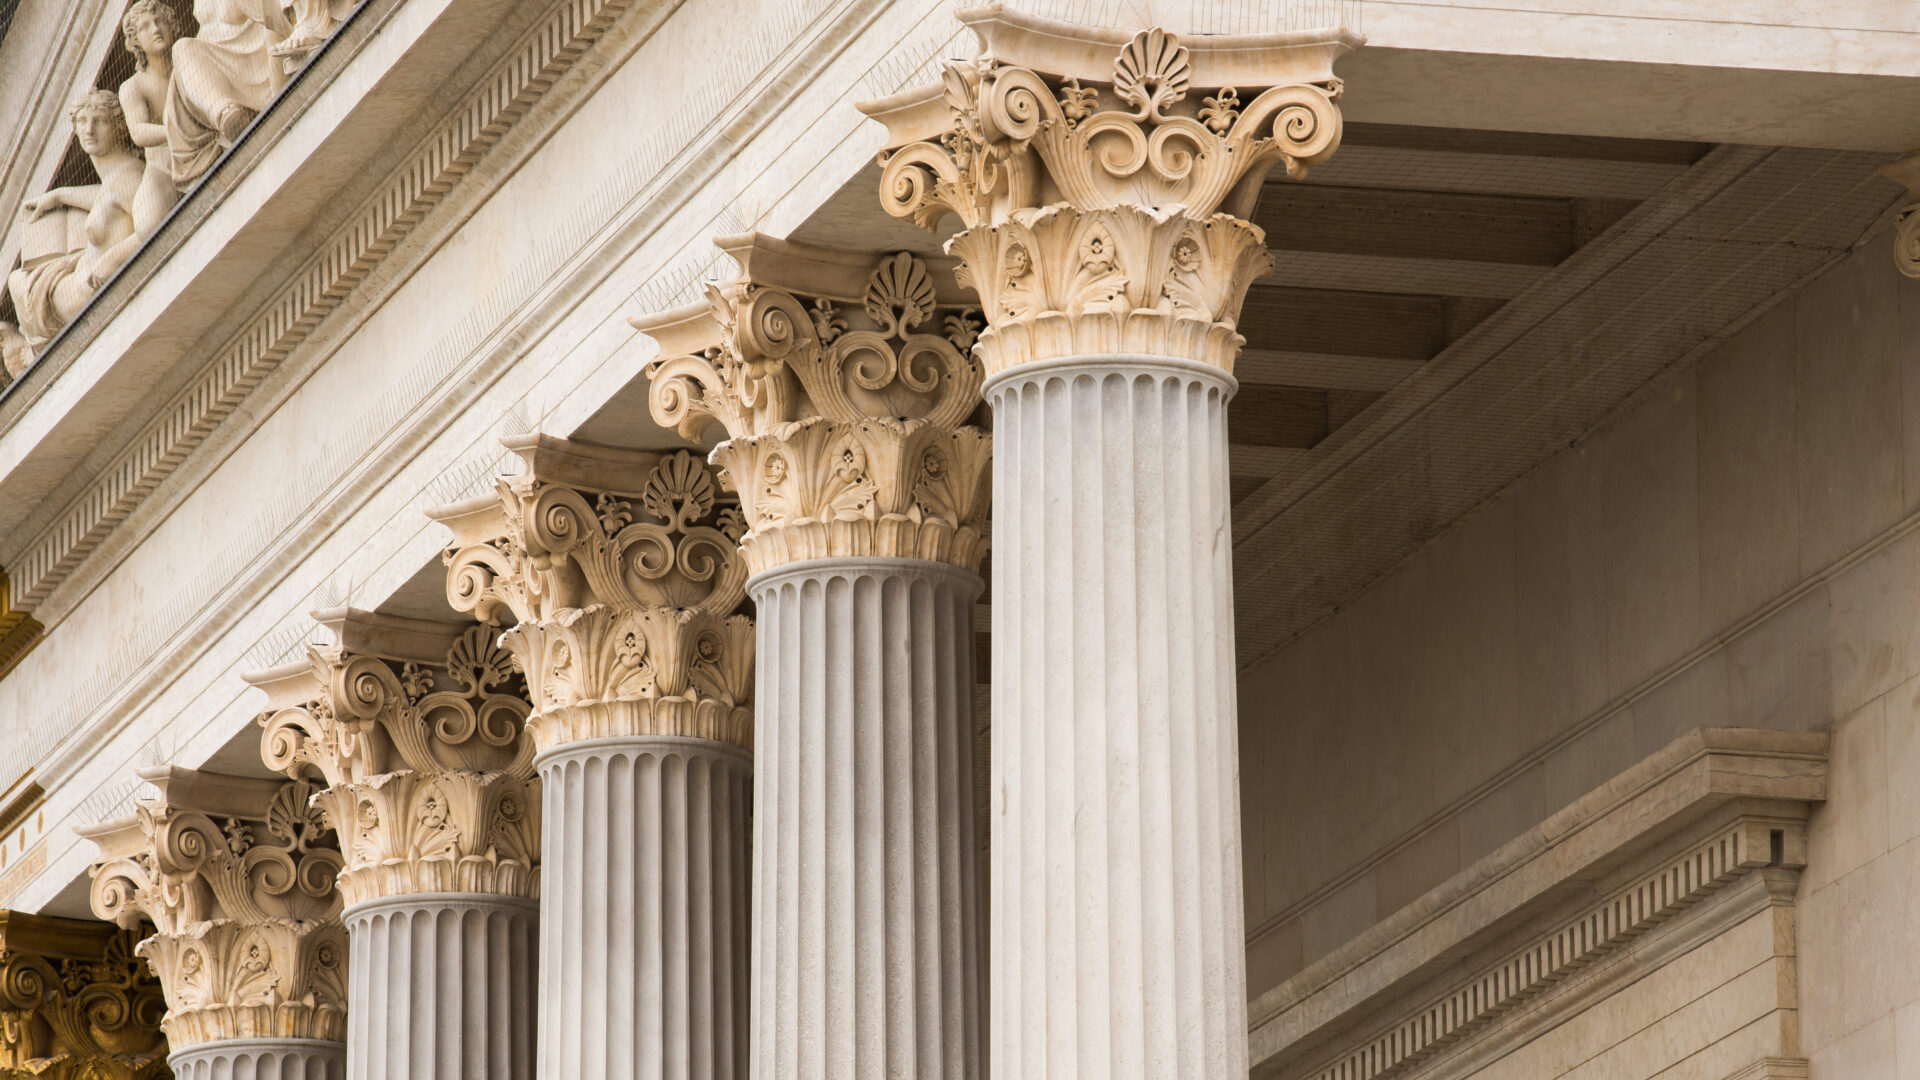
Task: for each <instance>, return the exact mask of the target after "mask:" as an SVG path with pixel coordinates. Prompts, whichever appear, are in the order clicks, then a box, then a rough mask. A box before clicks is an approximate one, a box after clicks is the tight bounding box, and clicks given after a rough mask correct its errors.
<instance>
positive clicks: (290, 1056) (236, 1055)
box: [167, 1039, 347, 1080]
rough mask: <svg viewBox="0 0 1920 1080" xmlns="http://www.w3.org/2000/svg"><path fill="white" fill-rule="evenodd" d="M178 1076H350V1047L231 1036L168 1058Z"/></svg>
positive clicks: (323, 1079)
mask: <svg viewBox="0 0 1920 1080" xmlns="http://www.w3.org/2000/svg"><path fill="white" fill-rule="evenodd" d="M167 1064H168V1065H170V1066H172V1068H173V1077H174V1080H346V1075H347V1055H346V1050H345V1048H344V1047H342V1046H341V1045H340V1044H339V1043H337V1042H326V1041H324V1040H320V1039H229V1040H226V1041H224V1042H212V1043H203V1044H201V1045H199V1046H194V1047H189V1048H188V1049H185V1050H181V1051H179V1052H178V1053H176V1054H174V1055H173V1056H171V1057H169V1058H168V1059H167Z"/></svg>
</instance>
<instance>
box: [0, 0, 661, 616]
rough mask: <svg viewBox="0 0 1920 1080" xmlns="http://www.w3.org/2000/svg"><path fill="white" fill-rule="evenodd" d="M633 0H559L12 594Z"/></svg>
mask: <svg viewBox="0 0 1920 1080" xmlns="http://www.w3.org/2000/svg"><path fill="white" fill-rule="evenodd" d="M630 4H631V0H579V2H574V3H566V4H561V5H559V6H558V7H557V8H556V9H555V11H554V12H553V14H552V15H551V16H549V18H548V20H547V21H546V23H545V24H544V25H543V26H542V27H540V28H539V29H538V30H537V31H535V32H533V33H530V34H528V35H526V36H525V38H524V40H523V42H522V44H521V45H520V47H519V48H518V50H517V51H516V52H515V53H514V54H513V55H511V56H509V57H508V58H506V59H505V60H503V61H502V62H501V63H499V64H498V65H496V67H495V69H494V72H493V73H492V74H491V75H489V76H488V77H487V78H485V79H484V80H483V81H482V83H481V85H480V86H479V87H477V88H476V89H475V90H473V91H472V92H471V93H469V94H468V95H467V97H466V98H465V99H464V100H463V101H462V103H461V104H460V105H459V106H458V107H456V108H455V109H454V110H453V112H452V114H451V115H450V116H449V117H448V118H447V119H446V120H445V121H443V122H442V123H441V125H440V127H439V129H438V132H437V133H436V134H435V135H433V136H431V137H429V138H428V139H426V140H423V142H422V145H421V149H420V151H419V152H418V153H417V154H416V155H415V157H414V158H413V159H412V160H411V161H409V162H407V163H406V165H404V166H403V167H401V168H399V169H396V170H395V171H394V172H393V174H392V175H391V177H390V178H389V179H388V180H387V182H386V184H385V185H384V186H383V187H382V188H381V189H380V190H379V191H377V192H376V193H375V194H373V195H372V196H370V197H368V198H367V199H365V200H363V201H362V203H361V205H360V207H359V209H358V210H357V211H355V212H354V214H352V215H351V216H350V217H349V220H348V222H347V223H346V224H344V225H343V226H342V227H340V228H339V229H337V230H335V232H334V234H333V236H332V238H331V239H329V240H328V241H326V242H325V243H324V244H323V245H322V247H321V253H320V254H319V255H318V256H317V257H316V258H315V259H314V260H313V261H312V262H310V263H309V264H308V265H307V267H306V268H305V269H304V270H303V271H301V272H300V273H299V274H298V275H296V277H295V279H294V280H293V281H292V282H290V283H289V284H287V285H286V286H284V287H283V288H282V289H281V290H280V292H279V293H278V295H277V296H276V297H275V298H274V299H273V300H272V301H271V302H269V303H268V304H267V305H266V306H265V308H264V310H262V311H261V313H260V314H259V315H257V316H255V317H254V319H253V320H252V321H251V323H250V324H249V325H248V326H247V328H246V329H245V330H243V331H241V332H240V333H239V334H238V335H236V336H235V338H234V340H233V341H232V343H231V344H229V345H228V346H227V347H226V348H225V349H224V350H223V351H222V352H221V353H220V354H219V355H218V357H217V359H216V360H215V361H214V362H213V363H211V364H209V365H208V366H207V368H206V369H205V370H204V371H203V373H202V374H201V375H200V376H199V377H198V378H196V379H195V380H194V381H193V383H192V384H191V385H190V386H189V387H188V388H187V389H185V390H183V391H182V392H180V393H179V394H177V395H175V397H174V399H173V401H172V403H171V404H170V405H169V406H168V408H167V409H166V410H165V411H164V412H163V413H162V414H161V415H160V416H159V417H157V418H156V419H155V420H154V421H152V422H151V423H150V424H149V425H148V426H147V428H146V429H145V430H143V431H142V432H141V434H140V435H139V436H138V437H137V438H136V440H135V441H134V443H133V444H132V445H131V446H129V447H128V448H127V449H125V450H124V451H122V452H121V453H120V454H119V455H118V456H117V457H116V458H115V459H114V460H113V462H112V463H111V464H109V465H108V466H107V467H105V468H103V469H102V470H100V472H99V474H98V476H97V478H96V479H95V480H94V481H93V482H92V483H91V484H90V485H89V487H88V489H87V490H86V491H85V492H84V493H83V494H81V495H80V496H78V497H76V498H75V499H73V500H72V502H71V503H70V505H69V508H68V509H67V510H66V511H65V513H64V514H63V515H62V516H61V517H60V518H59V519H58V520H57V521H56V522H55V523H54V524H52V525H50V526H49V527H47V528H46V529H44V530H43V531H42V532H41V533H40V534H39V535H38V536H37V537H36V538H35V539H34V540H32V541H30V542H29V544H28V545H27V547H26V549H25V550H24V551H23V553H22V554H21V556H20V557H19V558H17V559H16V560H15V563H14V567H13V570H14V580H13V583H12V586H11V588H12V594H11V595H12V600H13V603H14V604H15V605H16V606H18V607H21V608H23V609H26V610H32V608H33V607H34V606H35V605H37V604H38V603H40V601H41V600H43V599H45V597H46V595H47V594H48V593H49V592H50V591H52V589H53V588H54V586H56V585H58V584H59V583H60V582H61V581H62V580H64V579H65V578H66V576H67V575H68V574H70V573H71V572H72V571H73V569H74V567H76V566H77V565H78V564H79V563H80V561H81V560H82V559H84V558H85V557H86V556H87V554H88V553H89V552H91V551H92V550H93V549H94V548H95V547H96V546H98V545H99V543H100V541H101V540H102V539H103V538H104V537H105V536H106V534H107V533H108V532H110V531H111V530H112V529H113V528H114V527H115V526H116V525H118V524H119V523H120V521H121V520H123V519H124V518H125V517H126V516H127V514H129V513H130V512H132V510H133V508H134V507H135V506H136V505H138V503H139V502H140V501H141V500H142V499H143V498H145V496H146V495H147V493H148V492H150V491H151V490H152V489H153V487H154V486H155V485H157V484H158V483H160V481H161V480H163V479H164V478H165V477H166V476H167V475H168V474H170V473H171V472H173V470H174V469H175V468H177V467H178V466H179V464H180V462H181V461H182V460H183V459H184V458H185V457H186V455H187V454H189V453H191V452H192V451H193V449H194V448H195V447H196V446H198V445H199V444H200V443H201V442H202V441H204V440H205V438H206V437H207V435H208V434H209V433H210V432H211V431H212V429H213V428H214V427H215V426H216V425H218V424H219V423H220V421H221V420H223V419H225V418H226V417H227V416H228V415H230V414H231V413H232V412H233V411H234V409H235V408H237V407H238V406H239V404H240V402H241V401H242V400H244V399H245V398H246V396H247V395H248V394H249V393H250V392H251V391H252V390H253V388H254V387H255V386H256V385H258V384H259V382H260V380H261V379H262V378H264V377H265V376H266V375H267V373H268V372H270V371H272V370H273V369H274V368H275V367H276V366H278V365H279V364H280V362H281V361H282V360H284V359H285V358H286V357H287V355H288V354H289V353H290V352H291V351H292V350H293V349H294V348H295V347H297V346H298V345H299V344H300V343H301V342H302V341H304V340H306V338H307V337H308V336H309V335H310V334H311V333H312V331H313V329H314V328H315V327H316V326H317V325H318V324H319V323H320V321H321V320H322V319H324V318H325V317H326V316H327V314H328V313H330V312H331V311H332V310H333V309H334V308H336V307H338V306H339V304H340V303H341V302H342V301H343V300H344V299H345V298H346V296H347V294H348V293H350V292H351V291H352V290H353V289H354V287H355V286H357V285H358V284H359V283H360V282H361V281H363V280H365V279H366V277H367V276H368V274H369V273H371V272H372V271H373V269H374V267H376V266H377V265H379V263H380V262H381V261H382V260H383V259H384V258H385V257H386V256H387V255H388V254H389V253H390V252H391V251H392V250H393V249H394V247H395V246H396V245H398V244H399V243H400V242H401V240H402V239H404V238H405V236H406V235H407V234H408V233H409V232H410V231H412V230H413V229H414V227H415V226H417V225H418V224H419V223H420V221H421V219H422V218H423V217H425V215H426V214H427V212H428V211H429V210H431V209H432V208H433V207H434V206H435V205H436V204H438V203H439V202H440V201H441V200H442V199H444V198H445V196H446V195H447V193H448V192H449V191H451V190H452V188H453V186H454V185H455V184H456V183H457V182H458V181H459V179H460V177H461V176H463V175H464V174H465V173H467V172H468V171H470V170H471V169H472V168H473V166H474V164H475V162H477V161H478V160H479V158H480V157H481V156H482V155H483V154H485V153H486V151H487V150H488V149H489V148H490V147H492V146H493V145H494V144H495V143H496V142H498V141H499V140H500V138H501V137H502V136H503V135H504V134H505V133H506V131H507V130H508V129H509V128H511V127H512V125H513V124H514V122H516V121H517V120H518V119H519V118H520V117H521V116H523V115H525V114H526V112H527V110H528V109H529V108H530V107H531V106H532V104H533V103H534V102H535V101H537V100H538V99H539V98H540V97H541V95H543V94H544V93H545V92H546V91H547V90H548V89H549V88H550V87H551V86H552V85H553V82H554V80H555V79H556V78H558V77H559V76H560V75H561V74H562V73H564V72H565V71H566V70H567V69H568V68H569V67H571V66H572V65H573V64H574V63H575V62H576V61H577V60H578V59H579V58H580V56H581V55H582V54H583V53H584V51H585V50H586V48H587V47H588V46H590V45H591V44H592V43H593V42H594V40H596V39H597V38H598V37H599V36H600V35H601V34H602V33H604V32H605V31H606V29H607V28H608V27H609V26H610V25H611V24H612V22H613V20H614V18H615V17H616V16H617V15H618V14H619V13H620V12H621V11H623V10H624V9H626V8H627V7H628V6H630Z"/></svg>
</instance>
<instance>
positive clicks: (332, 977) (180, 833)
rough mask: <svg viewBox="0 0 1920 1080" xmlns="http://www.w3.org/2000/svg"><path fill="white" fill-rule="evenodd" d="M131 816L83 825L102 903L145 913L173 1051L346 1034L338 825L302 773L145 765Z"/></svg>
mask: <svg viewBox="0 0 1920 1080" xmlns="http://www.w3.org/2000/svg"><path fill="white" fill-rule="evenodd" d="M142 775H143V777H144V778H145V779H147V780H148V781H149V782H151V783H153V784H155V785H156V786H158V787H160V788H161V795H160V797H159V798H157V799H142V800H140V802H139V803H138V807H137V810H136V812H135V814H134V815H133V816H132V817H129V818H122V819H120V820H118V821H112V822H106V823H103V824H101V825H96V826H93V827H90V828H88V829H84V830H82V835H85V836H88V837H89V838H91V839H93V840H94V842H95V843H97V844H98V845H99V846H100V849H101V855H102V858H101V860H100V861H99V862H97V863H95V864H94V866H93V868H92V873H93V890H92V902H93V910H94V913H95V914H96V915H98V916H100V917H101V918H103V919H108V920H111V921H113V922H115V923H118V924H119V925H121V926H122V927H126V928H129V929H131V928H134V927H137V926H139V925H140V923H141V921H142V920H143V919H144V920H147V921H150V922H151V923H152V924H153V926H154V928H155V932H154V934H153V935H152V936H150V937H148V938H146V939H145V940H143V941H141V942H140V943H139V945H138V946H137V947H136V949H135V952H136V953H137V954H138V955H139V956H142V957H144V958H145V959H146V961H147V963H148V964H149V965H151V967H152V968H153V971H154V973H155V974H156V975H158V976H159V981H160V985H161V987H162V989H163V991H164V992H165V996H166V1002H167V1013H166V1017H165V1019H163V1020H162V1021H161V1027H162V1028H163V1029H164V1030H165V1031H166V1035H167V1041H168V1043H169V1045H170V1046H171V1048H172V1049H173V1050H175V1051H178V1050H181V1049H184V1048H186V1047H189V1046H196V1045H199V1044H201V1043H205V1042H212V1041H215V1040H225V1039H245V1038H303V1039H329V1040H340V1039H343V1038H345V1036H346V986H347V981H346V965H347V935H346V929H345V927H344V926H342V925H341V922H340V894H339V891H338V890H337V889H336V887H335V882H334V879H335V877H336V876H337V875H338V874H339V872H340V868H341V865H342V859H341V855H340V852H339V851H338V850H336V849H335V848H334V847H333V846H332V843H333V836H332V830H331V829H330V828H329V827H328V826H327V824H326V823H325V821H324V820H323V819H322V817H321V815H320V812H319V811H318V809H316V808H315V807H314V806H312V805H311V802H312V797H313V794H314V792H313V788H312V785H310V784H308V783H306V782H304V781H288V782H275V781H262V780H250V779H240V778H237V777H216V776H212V775H209V774H202V773H193V772H190V771H188V770H172V769H161V770H157V771H155V772H150V773H143V774H142Z"/></svg>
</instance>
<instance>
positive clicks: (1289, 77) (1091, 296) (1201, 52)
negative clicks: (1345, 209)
mask: <svg viewBox="0 0 1920 1080" xmlns="http://www.w3.org/2000/svg"><path fill="white" fill-rule="evenodd" d="M960 18H961V19H962V21H964V22H966V23H967V24H968V25H969V26H970V27H971V28H972V29H973V30H974V32H975V34H976V35H977V36H978V37H979V39H980V43H981V54H980V58H979V59H977V60H969V61H953V62H950V63H948V65H947V67H946V69H945V71H944V72H943V74H942V80H941V85H940V86H939V87H937V88H925V89H921V90H912V91H906V92H903V93H901V94H896V95H894V96H892V97H889V98H885V99H882V100H879V101H873V102H866V103H863V104H861V106H860V108H861V109H862V111H864V112H866V113H867V114H868V115H870V116H873V117H874V118H876V119H879V120H881V121H882V122H884V123H885V124H886V125H887V129H888V138H887V149H886V150H885V151H884V152H882V154H881V156H880V163H881V167H882V171H881V186H880V201H881V203H882V205H883V206H884V207H885V208H886V210H887V212H888V213H890V214H892V215H893V216H895V217H903V218H911V219H913V220H914V221H915V222H917V223H918V224H920V225H922V226H924V227H926V228H928V229H935V228H936V227H937V226H938V225H939V223H940V220H941V219H942V218H944V217H945V216H946V215H947V214H949V213H951V214H953V215H954V216H955V217H957V218H958V219H959V220H960V224H961V227H962V229H963V230H964V231H962V232H961V233H960V234H959V235H957V236H955V237H954V238H953V239H952V240H950V241H948V245H947V249H948V252H949V253H950V254H952V255H955V256H957V257H958V258H959V261H960V269H959V278H960V280H961V282H962V283H964V284H967V285H970V286H971V287H972V288H974V289H975V290H976V291H977V292H978V293H979V295H980V299H981V302H982V305H983V310H984V312H985V317H986V321H987V323H988V329H987V330H986V331H984V332H983V333H982V334H981V336H980V342H979V345H978V346H977V349H978V354H979V356H980V359H981V361H982V363H983V364H984V365H985V367H986V369H987V373H988V374H989V375H992V374H995V373H998V372H1000V371H1003V370H1005V369H1007V368H1009V367H1013V366H1016V365H1018V364H1023V363H1027V362H1030V361H1036V360H1047V359H1055V358H1059V357H1065V356H1076V355H1100V354H1119V353H1132V354H1145V355H1155V356H1176V357H1185V358H1187V359H1192V360H1197V361H1201V362H1204V363H1209V364H1213V365H1215V366H1218V367H1220V368H1222V369H1224V370H1227V371H1231V370H1232V366H1233V359H1234V356H1235V355H1236V354H1237V353H1238V351H1239V347H1240V345H1241V344H1243V342H1244V339H1243V338H1241V337H1240V335H1239V334H1238V333H1237V331H1236V330H1235V324H1236V323H1237V322H1238V319H1239V315H1240V305H1241V302H1242V301H1243V300H1244V299H1245V296H1246V289H1247V286H1248V284H1249V283H1251V282H1252V281H1253V280H1254V279H1255V278H1257V277H1260V276H1262V275H1264V274H1266V273H1268V272H1270V271H1271V269H1272V259H1271V256H1270V255H1269V254H1268V253H1267V250H1266V238H1265V234H1264V233H1263V232H1262V231H1261V230H1260V229H1259V228H1258V227H1256V226H1254V225H1253V224H1252V223H1250V222H1249V221H1247V220H1246V219H1247V218H1248V217H1249V216H1250V215H1251V214H1252V212H1253V207H1254V203H1255V202H1256V201H1257V200H1258V198H1259V194H1260V188H1261V185H1262V184H1263V183H1264V182H1265V180H1266V177H1267V174H1268V173H1269V172H1270V171H1271V170H1272V169H1273V168H1274V167H1275V166H1281V167H1283V168H1284V169H1285V170H1286V172H1287V174H1288V175H1289V176H1293V177H1301V176H1304V175H1305V174H1306V171H1307V169H1308V168H1309V167H1310V166H1312V165H1314V164H1316V163H1318V162H1321V161H1324V160H1326V159H1327V158H1328V157H1330V156H1332V154H1333V152H1334V151H1335V150H1336V149H1337V148H1338V147H1339V144H1340V129H1341V117H1340V110H1339V100H1340V95H1341V83H1340V80H1339V79H1338V78H1337V77H1335V76H1334V74H1333V62H1334V61H1335V60H1336V59H1337V58H1338V57H1339V56H1341V55H1342V54H1344V53H1345V52H1347V51H1349V50H1350V49H1352V48H1354V47H1355V46H1357V45H1359V44H1360V42H1361V40H1362V39H1361V38H1360V37H1359V35H1357V34H1355V33H1353V32H1351V31H1348V30H1345V29H1340V28H1330V29H1326V30H1316V31H1302V32H1288V33H1276V34H1262V35H1234V36H1207V35H1198V36H1193V37H1190V38H1187V39H1185V40H1182V39H1181V38H1180V37H1178V36H1177V35H1175V34H1172V33H1169V32H1167V31H1165V30H1162V29H1158V28H1155V29H1148V30H1141V31H1140V32H1138V33H1136V34H1132V35H1128V34H1126V33H1125V32H1122V31H1115V30H1105V29H1095V28H1088V27H1081V26H1075V25H1072V24H1068V23H1061V22H1056V21H1054V20H1050V19H1045V18H1040V17H1037V16H1032V15H1024V14H1020V13H1016V12H1012V11H1007V10H1005V9H1003V8H1001V7H1000V6H998V5H994V6H992V7H986V8H978V9H974V10H972V11H967V12H962V13H961V15H960Z"/></svg>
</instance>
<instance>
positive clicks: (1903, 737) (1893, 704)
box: [1881, 677, 1920, 849]
mask: <svg viewBox="0 0 1920 1080" xmlns="http://www.w3.org/2000/svg"><path fill="white" fill-rule="evenodd" d="M1881 708H1882V710H1883V712H1884V714H1885V726H1886V734H1885V739H1886V761H1887V847H1888V848H1890V849H1891V848H1897V847H1899V846H1900V845H1902V844H1905V843H1907V842H1908V841H1910V840H1913V839H1915V838H1917V837H1920V677H1915V678H1912V679H1908V680H1907V681H1906V682H1904V683H1901V684H1900V685H1899V686H1896V687H1894V688H1893V689H1892V690H1890V691H1888V692H1887V694H1886V696H1885V697H1884V698H1882V699H1881Z"/></svg>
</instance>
